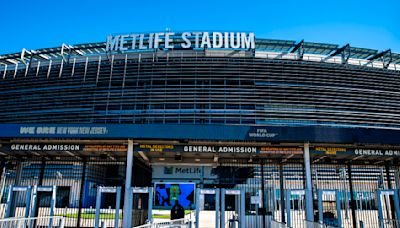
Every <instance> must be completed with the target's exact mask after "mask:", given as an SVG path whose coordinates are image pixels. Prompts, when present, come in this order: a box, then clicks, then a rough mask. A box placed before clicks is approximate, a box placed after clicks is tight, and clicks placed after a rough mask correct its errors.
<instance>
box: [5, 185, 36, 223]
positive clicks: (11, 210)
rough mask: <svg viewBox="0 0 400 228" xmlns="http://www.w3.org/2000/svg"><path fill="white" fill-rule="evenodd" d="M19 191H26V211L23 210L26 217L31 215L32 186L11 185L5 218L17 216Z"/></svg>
mask: <svg viewBox="0 0 400 228" xmlns="http://www.w3.org/2000/svg"><path fill="white" fill-rule="evenodd" d="M17 193H25V211H23V214H24V217H25V218H28V217H29V210H30V206H31V196H32V195H31V193H32V187H31V186H13V185H10V186H9V188H8V196H7V205H6V212H5V215H4V218H9V217H15V214H16V212H17V203H20V202H17V200H18V199H17V197H18V195H17ZM17 213H18V212H17Z"/></svg>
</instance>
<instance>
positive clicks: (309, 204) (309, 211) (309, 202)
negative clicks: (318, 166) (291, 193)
mask: <svg viewBox="0 0 400 228" xmlns="http://www.w3.org/2000/svg"><path fill="white" fill-rule="evenodd" d="M304 168H305V173H306V189H305V195H306V220H307V221H311V222H313V221H314V209H313V194H312V183H311V163H310V144H309V143H304Z"/></svg>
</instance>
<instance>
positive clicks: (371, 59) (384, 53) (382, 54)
mask: <svg viewBox="0 0 400 228" xmlns="http://www.w3.org/2000/svg"><path fill="white" fill-rule="evenodd" d="M387 55H389V56H387ZM387 57H389V60H388V61H386V58H387ZM379 58H380V59H381V60H382V63H383V68H385V69H387V68H388V67H389V65H390V63H392V61H393V56H392V50H391V49H387V50H386V51H382V52H380V53H378V54H376V55H373V56H371V57H369V58H368V59H367V60H369V61H368V62H367V63H366V64H365V65H368V64H370V63H372V62H374V61H375V60H377V59H379Z"/></svg>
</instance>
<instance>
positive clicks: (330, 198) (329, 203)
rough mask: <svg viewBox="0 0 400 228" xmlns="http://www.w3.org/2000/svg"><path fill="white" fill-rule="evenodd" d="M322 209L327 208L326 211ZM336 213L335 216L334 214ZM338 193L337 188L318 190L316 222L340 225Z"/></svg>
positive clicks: (334, 225)
mask: <svg viewBox="0 0 400 228" xmlns="http://www.w3.org/2000/svg"><path fill="white" fill-rule="evenodd" d="M324 209H327V210H326V211H325V210H324ZM335 213H336V216H335ZM341 213H342V212H341V204H340V193H339V191H338V190H326V189H319V190H318V222H319V223H321V224H325V225H329V226H333V227H342V214H341Z"/></svg>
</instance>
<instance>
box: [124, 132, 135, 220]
mask: <svg viewBox="0 0 400 228" xmlns="http://www.w3.org/2000/svg"><path fill="white" fill-rule="evenodd" d="M126 156H127V157H126V158H127V159H126V178H125V195H124V209H123V220H122V227H123V228H131V227H132V198H133V195H132V191H131V187H132V183H131V182H132V169H133V140H131V139H129V140H128V152H127V155H126Z"/></svg>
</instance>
